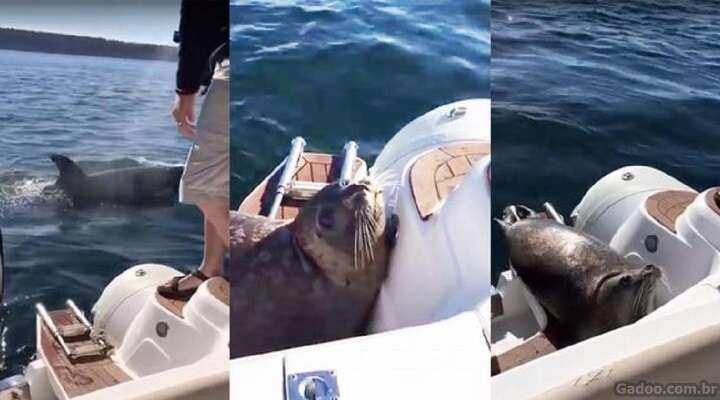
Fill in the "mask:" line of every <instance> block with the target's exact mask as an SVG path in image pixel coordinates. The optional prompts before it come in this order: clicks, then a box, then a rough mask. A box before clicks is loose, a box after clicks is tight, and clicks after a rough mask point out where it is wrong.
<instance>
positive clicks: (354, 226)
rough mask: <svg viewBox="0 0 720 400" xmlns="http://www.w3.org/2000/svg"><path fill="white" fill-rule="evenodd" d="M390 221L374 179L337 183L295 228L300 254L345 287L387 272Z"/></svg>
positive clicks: (318, 196)
mask: <svg viewBox="0 0 720 400" xmlns="http://www.w3.org/2000/svg"><path fill="white" fill-rule="evenodd" d="M385 227H386V217H385V210H384V203H383V197H382V192H381V190H380V189H379V188H378V187H376V186H375V185H373V184H372V183H371V182H370V181H361V182H358V183H352V184H349V185H340V184H339V183H337V182H336V183H333V184H330V185H328V186H326V187H325V188H323V189H322V190H321V191H320V192H318V193H317V194H316V195H315V196H314V197H313V198H312V199H310V201H309V202H308V203H307V204H306V205H305V206H303V208H302V210H301V211H300V214H299V215H298V216H297V217H296V218H295V220H294V221H293V222H292V224H291V230H292V232H293V236H294V237H295V240H296V241H297V244H298V245H299V246H300V250H302V251H303V253H304V254H305V255H306V256H308V257H309V258H310V259H311V260H312V261H313V262H314V263H315V264H316V265H317V267H318V268H320V269H321V270H322V271H323V273H324V274H325V275H326V276H327V277H328V278H329V279H331V280H332V281H333V282H335V283H336V284H338V285H341V286H350V285H352V284H353V282H354V281H356V280H358V279H362V278H364V277H367V276H371V277H372V278H373V279H376V280H377V282H378V283H379V282H380V281H381V280H382V279H383V278H384V276H385V269H386V268H387V266H386V264H387V249H386V247H387V242H386V240H385Z"/></svg>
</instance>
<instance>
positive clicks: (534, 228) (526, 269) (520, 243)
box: [498, 206, 661, 341]
mask: <svg viewBox="0 0 720 400" xmlns="http://www.w3.org/2000/svg"><path fill="white" fill-rule="evenodd" d="M498 222H500V225H502V227H503V230H504V232H505V237H506V241H507V244H508V248H509V251H510V263H511V265H512V268H513V269H514V270H515V271H516V272H517V275H518V276H519V277H520V278H521V279H522V281H523V283H525V285H526V286H527V287H528V288H529V289H530V291H531V292H532V293H533V294H534V295H535V297H536V298H537V300H538V301H539V302H540V304H542V305H543V307H545V309H546V310H547V311H548V312H549V313H550V314H551V316H552V317H554V318H555V319H556V320H557V322H559V323H560V326H561V329H562V330H563V331H565V332H566V333H567V334H569V335H570V336H571V339H575V340H577V341H581V340H584V339H587V338H589V337H592V336H595V335H599V334H601V333H604V332H607V331H610V330H612V329H615V328H618V327H621V326H624V325H627V324H630V323H633V322H635V321H637V320H638V319H640V318H642V317H643V316H645V315H647V314H648V313H649V312H650V311H652V310H653V309H654V306H655V293H654V292H655V287H656V284H657V281H658V279H659V278H660V276H661V271H660V269H659V268H657V267H656V266H654V265H648V266H646V267H644V268H643V267H636V266H633V265H630V264H629V263H628V262H627V261H625V259H623V258H622V257H621V256H620V255H619V254H618V253H616V252H615V251H614V250H613V249H611V248H610V247H609V246H608V245H606V244H605V243H603V242H601V241H599V240H598V239H596V238H594V237H592V236H590V235H587V234H585V233H583V232H580V231H577V230H575V229H573V228H571V227H568V226H566V225H563V224H560V223H558V222H556V221H554V220H551V219H547V218H544V217H541V216H540V214H537V213H535V212H534V211H532V210H530V209H529V208H527V207H522V206H509V207H507V208H506V209H505V212H504V215H503V220H498Z"/></svg>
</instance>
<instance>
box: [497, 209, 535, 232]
mask: <svg viewBox="0 0 720 400" xmlns="http://www.w3.org/2000/svg"><path fill="white" fill-rule="evenodd" d="M533 218H544V217H543V216H542V215H541V214H539V213H538V212H536V211H535V210H533V209H532V208H530V207H525V206H523V205H509V206H507V207H505V209H504V210H503V215H502V219H498V218H495V221H497V223H499V224H500V226H501V227H502V228H503V229H505V230H506V229H508V228H509V227H511V226H512V225H514V224H516V223H518V222H520V221H524V220H526V219H533Z"/></svg>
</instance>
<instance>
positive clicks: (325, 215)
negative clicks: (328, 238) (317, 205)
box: [317, 208, 335, 229]
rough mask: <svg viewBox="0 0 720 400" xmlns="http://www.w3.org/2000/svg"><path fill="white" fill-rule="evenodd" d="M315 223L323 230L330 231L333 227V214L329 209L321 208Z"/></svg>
mask: <svg viewBox="0 0 720 400" xmlns="http://www.w3.org/2000/svg"><path fill="white" fill-rule="evenodd" d="M317 222H318V225H319V226H320V227H321V228H323V229H332V228H333V226H335V213H334V212H333V210H332V209H331V208H323V209H321V210H320V213H318V217H317Z"/></svg>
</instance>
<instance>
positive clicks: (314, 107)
mask: <svg viewBox="0 0 720 400" xmlns="http://www.w3.org/2000/svg"><path fill="white" fill-rule="evenodd" d="M489 18H490V4H489V1H486V0H483V1H481V0H452V1H450V0H445V1H439V0H433V1H428V0H424V1H404V0H403V1H396V0H393V1H390V0H382V1H377V0H375V1H360V0H337V1H319V0H301V1H294V2H286V1H249V2H248V1H235V2H233V3H232V6H231V22H232V26H231V41H232V50H231V54H232V60H231V64H232V93H233V99H232V108H231V112H232V114H231V119H232V121H231V122H232V125H231V126H232V129H231V132H232V134H231V155H232V180H231V190H232V204H233V205H235V206H237V204H238V203H239V201H240V200H241V199H242V198H243V197H244V196H245V195H246V194H247V193H248V192H249V191H250V190H252V188H253V187H254V186H255V185H256V184H257V183H258V182H259V181H260V180H261V179H262V178H264V177H265V176H266V175H267V174H268V173H269V172H270V170H271V169H272V168H273V167H274V166H275V165H276V164H277V163H278V162H279V161H281V160H282V158H283V157H285V156H286V155H287V151H288V148H289V145H290V140H291V139H292V138H293V137H295V136H298V135H301V136H304V137H305V138H306V139H307V141H308V146H307V149H308V150H319V151H330V152H338V151H340V150H341V149H342V146H343V144H344V143H345V142H346V141H347V140H350V139H353V140H356V141H357V142H358V143H359V145H360V155H361V156H362V157H364V158H365V159H366V160H367V161H368V162H372V160H373V158H374V157H375V156H376V155H377V153H378V152H379V151H380V150H381V149H382V147H383V145H384V144H385V142H386V141H387V140H388V139H390V138H391V137H392V136H393V135H394V134H395V132H397V130H399V129H400V128H401V127H402V126H403V125H405V124H406V123H408V122H410V121H411V120H412V119H414V118H415V117H417V116H419V115H421V114H423V113H425V112H427V111H429V110H430V109H432V108H435V107H436V106H439V105H442V104H445V103H449V102H452V101H455V100H460V99H466V98H473V97H488V95H489V89H490V86H489V66H490V64H489V62H490V60H489V56H490V36H489V26H490V25H489V24H490V21H489Z"/></svg>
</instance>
